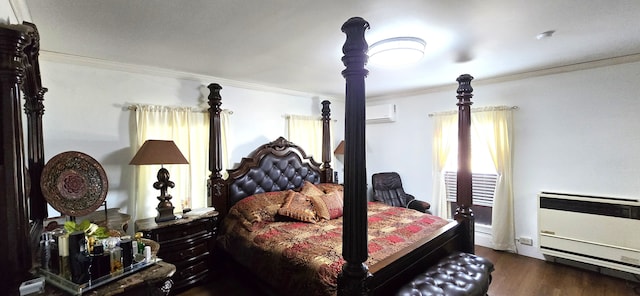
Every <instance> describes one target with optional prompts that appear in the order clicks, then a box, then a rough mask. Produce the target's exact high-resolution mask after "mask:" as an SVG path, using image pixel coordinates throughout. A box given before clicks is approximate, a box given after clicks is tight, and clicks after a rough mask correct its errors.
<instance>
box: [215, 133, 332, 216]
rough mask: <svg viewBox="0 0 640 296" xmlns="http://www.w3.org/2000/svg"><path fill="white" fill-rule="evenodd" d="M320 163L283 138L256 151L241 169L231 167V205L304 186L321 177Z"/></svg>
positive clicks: (229, 197) (243, 163)
mask: <svg viewBox="0 0 640 296" xmlns="http://www.w3.org/2000/svg"><path fill="white" fill-rule="evenodd" d="M321 172H322V170H321V164H320V163H318V162H316V161H315V160H314V159H313V158H312V157H310V156H307V155H306V153H305V152H304V151H303V150H302V149H301V148H300V147H298V146H297V145H295V144H294V143H292V142H289V141H287V140H285V139H284V138H283V137H280V138H278V139H277V140H275V141H273V142H270V143H267V144H265V145H262V146H260V147H258V149H256V150H254V151H253V152H252V153H251V155H250V156H249V157H246V158H243V159H242V161H241V162H240V165H239V166H238V168H236V169H234V170H229V178H228V179H227V182H228V185H227V186H228V190H229V196H228V203H227V205H228V207H231V206H233V205H234V204H235V203H237V202H238V201H240V200H241V199H243V198H245V197H247V196H251V195H253V194H256V193H262V192H273V191H283V190H288V189H295V188H299V187H301V186H302V184H303V183H304V181H309V182H311V183H314V184H317V183H320V182H324V180H322V177H321V176H322V173H321Z"/></svg>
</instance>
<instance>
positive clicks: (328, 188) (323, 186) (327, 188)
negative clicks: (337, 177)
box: [315, 183, 344, 193]
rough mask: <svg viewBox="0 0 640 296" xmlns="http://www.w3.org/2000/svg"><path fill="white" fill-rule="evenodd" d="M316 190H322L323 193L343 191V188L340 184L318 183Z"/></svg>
mask: <svg viewBox="0 0 640 296" xmlns="http://www.w3.org/2000/svg"><path fill="white" fill-rule="evenodd" d="M315 186H316V187H317V188H318V189H320V190H322V192H324V193H329V192H334V191H344V187H343V186H342V185H340V184H336V183H320V184H316V185H315Z"/></svg>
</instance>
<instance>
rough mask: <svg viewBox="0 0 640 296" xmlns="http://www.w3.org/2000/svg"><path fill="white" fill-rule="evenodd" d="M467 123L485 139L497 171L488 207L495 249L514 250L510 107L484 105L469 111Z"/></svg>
mask: <svg viewBox="0 0 640 296" xmlns="http://www.w3.org/2000/svg"><path fill="white" fill-rule="evenodd" d="M471 115H472V116H471V126H472V129H473V130H474V131H475V132H476V134H477V135H478V138H479V139H481V141H482V142H484V143H486V145H487V148H488V150H489V153H490V154H491V159H492V160H493V164H494V165H495V168H496V172H497V173H498V180H497V183H496V193H495V196H494V199H493V210H492V216H491V220H492V223H491V224H492V225H491V231H492V241H493V248H494V249H496V250H507V251H516V245H515V224H514V219H513V185H512V163H511V158H512V152H511V144H512V143H513V141H512V140H513V111H512V109H511V108H505V107H497V108H484V109H482V110H478V111H477V112H473V111H472V113H471Z"/></svg>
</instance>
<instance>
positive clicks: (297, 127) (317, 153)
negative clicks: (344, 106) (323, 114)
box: [287, 115, 333, 163]
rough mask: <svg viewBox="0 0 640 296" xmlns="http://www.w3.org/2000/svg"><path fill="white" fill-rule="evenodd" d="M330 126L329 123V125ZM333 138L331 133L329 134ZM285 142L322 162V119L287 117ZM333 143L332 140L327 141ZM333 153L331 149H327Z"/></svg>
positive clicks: (299, 116)
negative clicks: (287, 141) (293, 144)
mask: <svg viewBox="0 0 640 296" xmlns="http://www.w3.org/2000/svg"><path fill="white" fill-rule="evenodd" d="M330 126H331V123H330ZM331 135H332V137H333V133H331ZM287 140H289V141H291V142H293V143H295V144H296V145H298V146H300V147H302V149H303V150H304V151H305V152H306V153H307V154H308V155H307V156H309V155H311V156H313V159H314V160H315V161H317V162H320V163H321V162H322V118H320V117H317V116H301V115H288V116H287ZM329 142H330V143H333V139H330V140H329ZM329 149H330V150H329V151H333V148H331V147H330V148H329Z"/></svg>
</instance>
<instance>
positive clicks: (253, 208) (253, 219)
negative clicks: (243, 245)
mask: <svg viewBox="0 0 640 296" xmlns="http://www.w3.org/2000/svg"><path fill="white" fill-rule="evenodd" d="M289 192H292V191H291V190H287V191H277V192H264V193H258V194H254V195H252V196H248V197H246V198H244V199H242V200H240V201H238V202H237V203H236V204H235V205H233V207H231V209H229V213H234V214H235V216H237V217H238V219H240V220H242V221H239V222H240V223H241V224H242V225H244V226H245V228H247V230H249V231H253V226H255V225H257V224H259V223H263V222H272V221H274V220H275V216H276V214H277V213H278V209H280V207H281V206H282V204H283V203H284V201H285V198H286V197H287V196H288V194H289Z"/></svg>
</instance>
